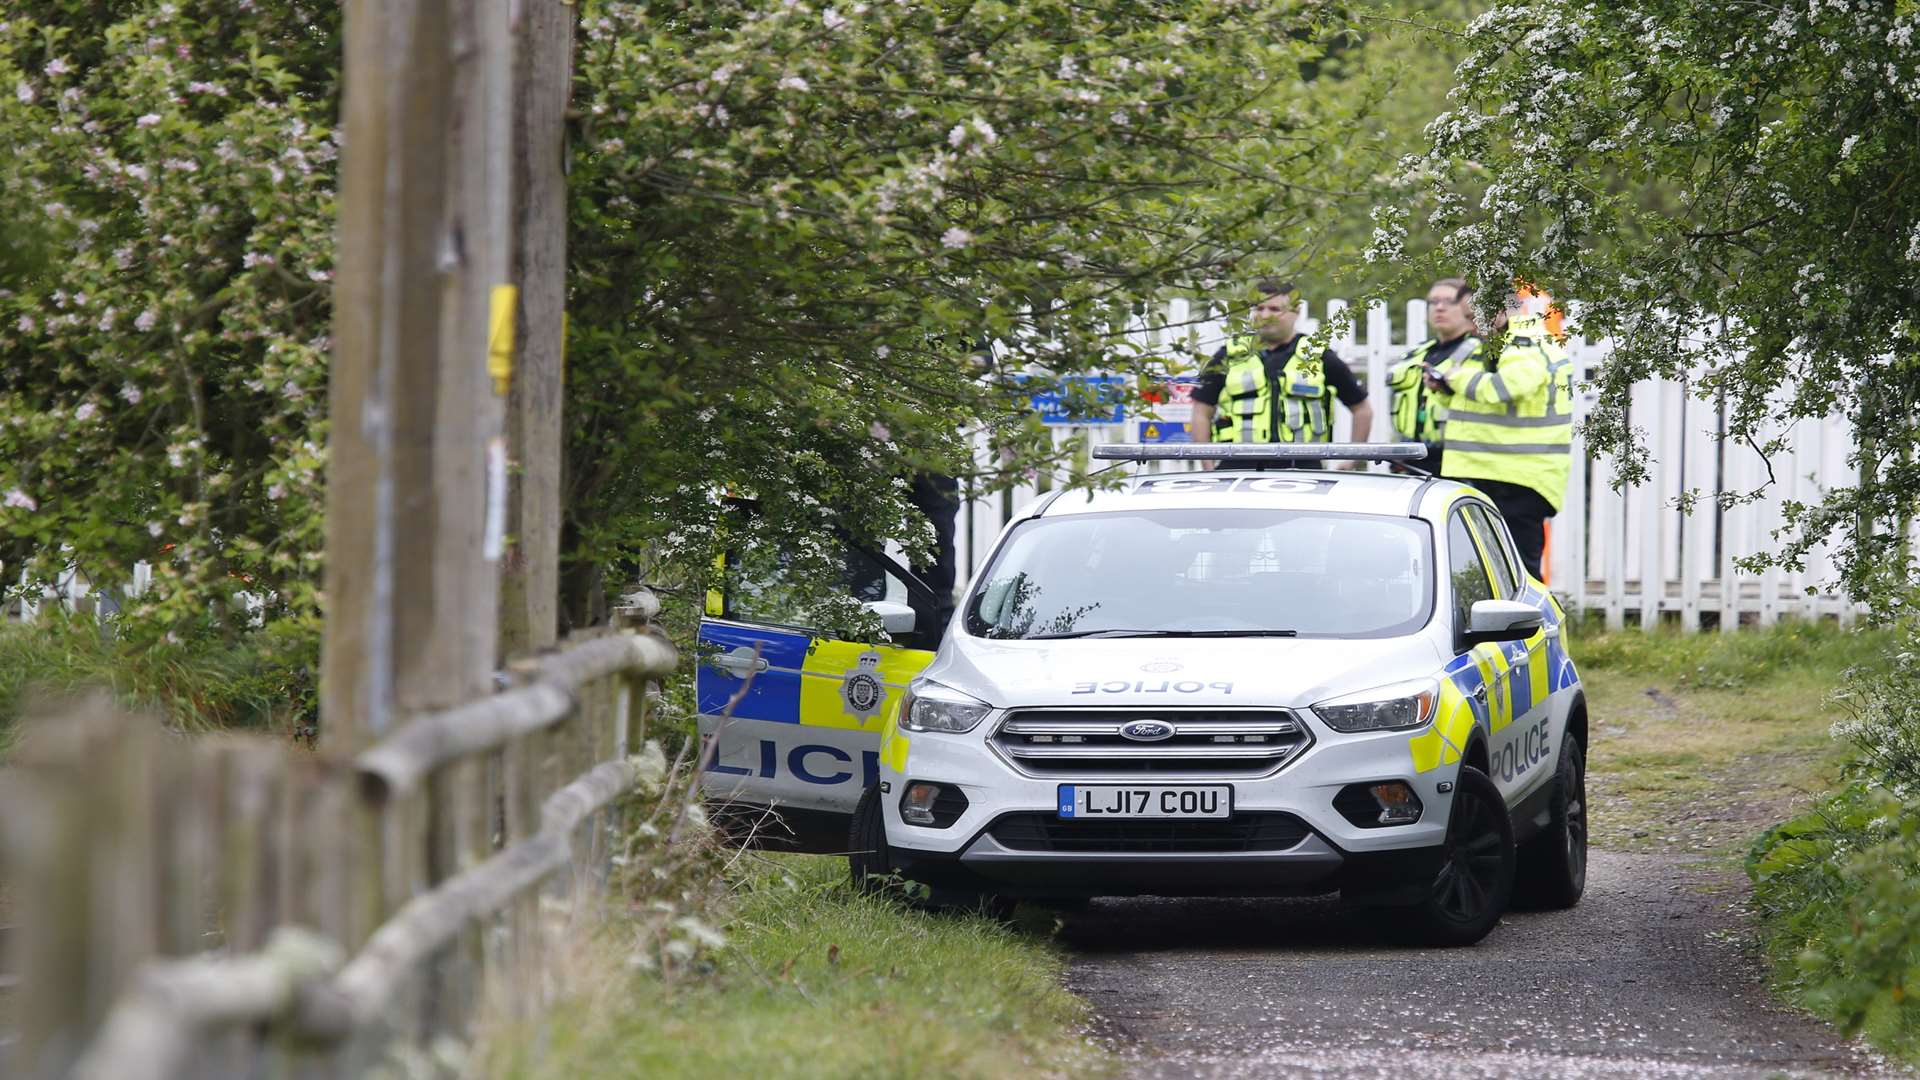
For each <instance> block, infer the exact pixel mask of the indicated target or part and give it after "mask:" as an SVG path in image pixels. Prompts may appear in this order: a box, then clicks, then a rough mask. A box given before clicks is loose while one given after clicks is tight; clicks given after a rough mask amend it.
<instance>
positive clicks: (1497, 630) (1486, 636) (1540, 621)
mask: <svg viewBox="0 0 1920 1080" xmlns="http://www.w3.org/2000/svg"><path fill="white" fill-rule="evenodd" d="M1545 622H1546V616H1545V615H1544V614H1543V613H1542V612H1541V611H1540V609H1539V608H1537V607H1534V606H1533V605H1532V604H1523V603H1521V602H1519V601H1518V600H1481V601H1478V602H1476V603H1475V604H1474V605H1473V608H1472V609H1471V610H1470V611H1468V612H1467V631H1466V633H1465V634H1463V635H1462V638H1463V640H1465V642H1466V643H1467V644H1468V645H1480V644H1484V643H1486V642H1490V641H1525V640H1526V639H1528V638H1530V637H1532V636H1533V635H1534V634H1536V633H1538V632H1539V630H1540V627H1541V626H1542V625H1544V624H1545Z"/></svg>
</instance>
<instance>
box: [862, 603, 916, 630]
mask: <svg viewBox="0 0 1920 1080" xmlns="http://www.w3.org/2000/svg"><path fill="white" fill-rule="evenodd" d="M860 606H861V607H863V608H866V609H867V610H868V611H871V612H873V613H874V614H875V615H878V616H880V628H881V629H882V630H885V631H886V632H887V633H888V634H889V635H890V636H892V637H900V636H901V635H903V634H911V633H913V626H914V623H915V622H916V621H917V619H916V618H915V616H914V613H913V608H911V607H909V606H907V605H906V604H903V603H901V602H899V601H898V600H868V601H866V602H864V603H862V604H861V605H860Z"/></svg>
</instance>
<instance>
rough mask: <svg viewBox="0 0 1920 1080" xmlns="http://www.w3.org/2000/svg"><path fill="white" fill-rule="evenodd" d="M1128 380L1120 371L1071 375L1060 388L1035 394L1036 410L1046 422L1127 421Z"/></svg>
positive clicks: (1062, 380)
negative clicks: (1118, 373)
mask: <svg viewBox="0 0 1920 1080" xmlns="http://www.w3.org/2000/svg"><path fill="white" fill-rule="evenodd" d="M1022 381H1023V382H1024V381H1025V380H1024V379H1023V380H1022ZM1127 383H1128V380H1127V379H1125V378H1123V377H1121V376H1119V375H1069V376H1067V377H1066V378H1064V379H1061V380H1060V384H1059V387H1058V388H1057V389H1053V390H1043V391H1041V392H1039V393H1037V394H1034V395H1033V411H1034V412H1037V413H1039V414H1040V420H1041V422H1042V423H1047V424H1124V423H1126V422H1127V404H1126V393H1127Z"/></svg>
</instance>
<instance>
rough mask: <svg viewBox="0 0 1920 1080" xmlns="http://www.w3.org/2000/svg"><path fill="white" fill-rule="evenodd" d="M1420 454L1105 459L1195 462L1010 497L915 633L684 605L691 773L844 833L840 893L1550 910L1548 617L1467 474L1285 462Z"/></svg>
mask: <svg viewBox="0 0 1920 1080" xmlns="http://www.w3.org/2000/svg"><path fill="white" fill-rule="evenodd" d="M1423 452H1424V451H1423V450H1422V449H1421V448H1420V447H1417V446H1406V447H1395V446H1391V445H1386V446H1382V445H1353V446H1346V445H1331V446H1329V445H1318V446H1313V445H1309V446H1286V445H1282V446H1245V445H1241V446H1236V445H1227V446H1217V445H1216V446H1151V447H1149V446H1124V447H1101V448H1097V449H1096V453H1098V454H1099V455H1100V456H1102V457H1110V458H1123V459H1125V458H1131V459H1136V460H1147V459H1152V458H1179V457H1186V458H1197V457H1208V458H1214V459H1219V464H1220V467H1219V468H1218V469H1216V470H1215V471H1212V472H1205V473H1177V474H1161V475H1135V476H1133V477H1131V478H1130V479H1128V480H1127V482H1126V484H1125V486H1124V488H1122V489H1120V490H1112V491H1100V492H1096V493H1087V492H1071V493H1062V494H1058V495H1056V496H1054V497H1052V498H1050V499H1047V500H1044V501H1042V502H1041V503H1039V504H1038V505H1036V506H1034V507H1032V508H1030V509H1029V510H1027V511H1026V512H1025V513H1024V515H1023V516H1021V517H1020V518H1019V519H1018V520H1015V521H1013V522H1011V523H1010V524H1009V525H1008V527H1007V528H1006V530H1005V531H1004V532H1003V533H1002V535H1001V537H1000V539H999V542H998V544H997V545H996V547H995V549H994V551H993V553H992V555H991V557H990V559H989V560H988V562H987V564H986V565H985V566H984V567H983V568H982V569H981V571H980V572H979V573H978V574H977V575H976V577H975V580H974V582H973V583H972V585H971V586H970V588H969V590H968V592H967V595H966V596H965V597H964V598H963V600H962V602H961V604H960V607H959V610H958V612H957V613H956V615H955V617H954V622H953V624H952V626H951V627H950V628H949V632H948V633H947V635H946V638H945V641H944V643H943V644H942V645H941V647H940V648H939V650H938V652H937V653H935V654H928V653H926V652H920V651H916V650H907V649H892V648H890V647H887V646H870V645H860V644H858V643H847V642H832V641H826V640H820V639H817V638H809V637H807V636H806V634H805V632H804V631H803V630H798V629H792V628H789V629H785V630H781V629H779V628H771V627H766V626H757V627H756V626H755V625H753V624H751V623H741V622H738V621H734V622H729V621H727V620H713V621H710V624H709V628H707V629H703V636H707V637H708V638H709V641H710V642H712V643H713V645H714V647H715V648H725V649H726V650H727V651H726V652H723V653H719V655H720V656H721V657H722V658H723V659H725V661H726V662H727V663H729V664H731V665H732V667H731V668H728V669H725V670H722V669H720V668H718V667H716V666H715V665H713V664H709V665H706V666H705V667H703V669H702V672H701V679H700V682H701V701H702V712H703V714H706V715H704V716H703V721H702V723H703V728H704V729H705V730H706V731H707V732H708V733H709V734H710V735H711V736H712V737H713V739H714V740H715V742H714V753H713V756H712V759H711V760H712V763H713V764H712V768H711V769H710V770H709V771H708V773H707V774H706V780H705V782H706V785H707V790H708V792H709V793H710V794H713V795H719V796H724V797H726V798H729V799H735V800H741V801H744V802H746V803H747V804H749V805H759V806H766V807H773V808H782V807H784V808H787V809H786V812H789V813H792V812H798V813H799V814H801V815H808V814H811V815H813V816H815V817H816V818H822V817H823V818H824V821H825V822H826V823H829V824H830V825H837V824H838V823H839V822H840V821H843V820H844V821H845V822H846V823H847V826H848V829H849V833H848V834H847V835H848V840H847V842H846V843H847V850H848V851H849V852H850V855H849V858H850V861H851V864H852V869H853V875H854V878H855V880H856V882H862V883H871V882H874V881H877V880H897V879H900V878H904V879H907V880H910V881H915V882H919V883H923V884H924V885H926V886H929V887H930V888H931V889H932V890H933V893H934V895H935V896H936V897H940V896H946V897H956V896H957V897H969V896H980V895H997V896H1003V897H1031V898H1038V899H1075V898H1083V897H1089V896H1105V895H1137V894H1155V895H1166V896H1191V895H1311V894H1321V893H1331V892H1336V891H1337V892H1339V893H1340V894H1342V896H1343V897H1344V898H1346V899H1348V900H1350V901H1352V902H1355V903H1360V904H1365V905H1370V906H1380V907H1387V908H1391V909H1394V910H1393V911H1392V912H1391V913H1390V915H1391V917H1389V918H1386V919H1384V920H1383V922H1382V925H1383V927H1385V928H1387V929H1389V930H1390V931H1392V932H1395V933H1398V934H1401V935H1404V936H1407V937H1410V938H1412V939H1415V940H1418V941H1422V942H1428V943H1435V944H1467V943H1471V942H1474V941H1477V940H1479V939H1480V938H1481V937H1483V936H1484V935H1485V934H1486V933H1487V932H1488V931H1489V930H1490V929H1491V928H1492V927H1493V926H1494V924H1495V923H1496V922H1497V921H1498V920H1499V918H1500V915H1501V914H1502V913H1503V911H1504V910H1505V909H1506V908H1507V906H1508V904H1509V900H1510V898H1513V899H1519V900H1521V901H1522V902H1525V903H1527V904H1529V905H1531V906H1536V907H1568V906H1571V905H1573V904H1574V903H1576V902H1577V901H1578V900H1579V898H1580V895H1581V892H1582V890H1583V889H1584V887H1585V880H1586V861H1587V851H1586V845H1587V824H1586V795H1585V776H1584V766H1585V756H1586V744H1587V737H1588V723H1587V708H1586V700H1585V696H1584V693H1583V691H1582V689H1581V685H1580V680H1579V676H1578V674H1577V673H1576V671H1575V669H1574V664H1573V661H1572V659H1571V658H1570V657H1569V656H1568V655H1567V652H1566V649H1565V644H1564V642H1563V640H1562V637H1561V624H1562V620H1563V618H1564V614H1563V612H1562V610H1561V608H1560V606H1559V604H1558V603H1557V602H1556V601H1555V600H1554V598H1553V596H1552V595H1551V594H1550V593H1549V592H1548V591H1547V589H1546V587H1545V586H1543V585H1542V584H1541V583H1540V582H1538V581H1535V580H1533V579H1532V578H1531V577H1530V576H1529V575H1528V574H1527V573H1526V572H1525V570H1524V569H1523V568H1522V567H1521V565H1520V562H1519V559H1518V558H1517V556H1516V555H1515V552H1514V547H1513V542H1512V540H1511V538H1510V537H1509V536H1508V534H1507V530H1506V526H1505V524H1504V523H1503V522H1502V520H1501V518H1500V515H1499V513H1498V511H1497V510H1495V509H1494V507H1493V505H1492V503H1491V502H1489V501H1488V500H1486V499H1485V498H1484V497H1482V496H1481V495H1479V494H1478V493H1477V492H1475V491H1474V490H1473V489H1472V488H1471V487H1469V486H1466V485H1464V484H1461V483H1457V482H1454V481H1448V480H1441V479H1434V478H1426V477H1420V476H1408V475H1393V474H1365V473H1347V472H1319V471H1307V470H1302V469H1288V468H1284V466H1286V465H1288V464H1291V463H1293V462H1296V461H1298V460H1300V459H1303V458H1328V459H1332V458H1354V459H1371V460H1393V459H1395V458H1396V457H1406V458H1411V457H1414V456H1418V455H1419V454H1421V453H1423ZM890 618H891V621H892V623H893V625H894V627H896V628H900V629H905V628H906V627H907V624H908V623H909V622H910V621H911V613H910V612H909V613H908V614H907V615H906V616H905V617H904V618H903V617H901V616H900V615H899V614H898V612H894V613H893V614H892V615H891V616H890ZM782 633H784V634H787V635H789V638H788V639H787V640H785V641H784V643H783V642H782V640H781V639H780V638H779V637H778V636H777V635H779V634H782ZM748 647H751V649H752V650H753V651H752V652H751V653H748V652H745V651H743V650H745V649H747V648H748ZM729 657H730V659H727V658H729ZM710 673H711V674H710ZM761 680H765V681H764V682H762V681H761ZM809 684H817V685H811V686H810V685H809ZM756 695H757V696H756ZM809 695H810V696H811V700H812V702H813V707H812V708H811V709H809V708H807V703H808V700H809ZM729 705H730V706H731V708H730V710H729V709H728V708H727V706H729Z"/></svg>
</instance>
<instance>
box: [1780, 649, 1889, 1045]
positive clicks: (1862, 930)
mask: <svg viewBox="0 0 1920 1080" xmlns="http://www.w3.org/2000/svg"><path fill="white" fill-rule="evenodd" d="M1887 654H1888V655H1887V662H1886V663H1885V664H1883V665H1879V666H1875V667H1873V668H1855V669H1853V670H1851V671H1850V672H1849V673H1848V679H1847V688H1846V690H1845V691H1844V692H1843V693H1841V694H1840V695H1838V697H1837V699H1836V700H1837V701H1838V702H1839V703H1840V704H1841V705H1842V707H1843V708H1844V709H1845V710H1846V712H1847V715H1846V717H1845V718H1843V719H1842V720H1840V721H1839V722H1838V723H1836V724H1834V726H1833V731H1834V735H1835V736H1836V737H1838V738H1844V739H1846V740H1848V741H1850V742H1852V743H1853V745H1854V746H1855V748H1856V749H1857V750H1858V752H1859V757H1858V759H1857V760H1856V762H1855V763H1854V765H1853V766H1851V771H1852V773H1853V780H1852V782H1851V783H1850V784H1849V785H1848V786H1847V787H1846V788H1845V789H1844V790H1842V791H1841V792H1840V793H1839V794H1837V795H1835V796H1833V797H1831V798H1830V799H1828V800H1827V801H1826V802H1825V803H1823V804H1822V805H1821V806H1820V807H1819V808H1817V809H1816V810H1814V811H1813V812H1812V813H1810V814H1807V815H1805V816H1802V817H1799V818H1796V819H1794V820H1793V821H1789V822H1787V823H1786V824H1784V825H1779V826H1775V827H1774V828H1773V829H1770V830H1768V832H1767V833H1766V834H1765V835H1764V836H1762V837H1761V838H1760V839H1759V841H1758V842H1756V843H1755V844H1754V846H1753V850H1752V852H1751V853H1750V854H1749V856H1748V859H1747V873H1748V876H1750V877H1751V878H1752V879H1753V884H1754V898H1755V901H1756V903H1757V904H1758V907H1759V910H1760V912H1761V914H1762V915H1763V917H1765V919H1766V920H1767V922H1768V934H1769V945H1770V948H1771V951H1772V953H1773V955H1774V958H1775V961H1776V962H1777V963H1778V965H1779V971H1780V974H1781V978H1782V981H1783V982H1784V983H1785V984H1786V987H1787V990H1788V992H1789V993H1790V994H1791V995H1792V996H1794V997H1795V998H1797V999H1798V1000H1799V1001H1800V1002H1801V1003H1802V1004H1804V1005H1806V1006H1807V1007H1808V1008H1810V1009H1813V1010H1814V1011H1815V1012H1817V1013H1820V1014H1821V1015H1823V1016H1826V1017H1828V1018H1830V1019H1832V1020H1834V1021H1835V1022H1836V1023H1838V1024H1839V1025H1840V1026H1841V1027H1842V1028H1844V1029H1845V1030H1846V1031H1847V1032H1848V1033H1850V1034H1851V1033H1855V1032H1862V1033H1865V1034H1866V1036H1867V1037H1868V1038H1870V1039H1872V1040H1873V1041H1874V1042H1875V1043H1877V1044H1879V1045H1880V1046H1882V1047H1885V1048H1886V1049H1887V1050H1889V1051H1892V1052H1894V1053H1898V1054H1901V1055H1904V1056H1906V1057H1908V1058H1911V1059H1915V1060H1920V670H1917V669H1916V666H1915V664H1914V660H1915V658H1916V655H1920V627H1916V626H1913V625H1908V626H1904V627H1902V628H1900V630H1899V631H1898V632H1897V636H1896V637H1895V638H1894V640H1893V642H1892V645H1891V647H1890V648H1889V649H1888V650H1887Z"/></svg>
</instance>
